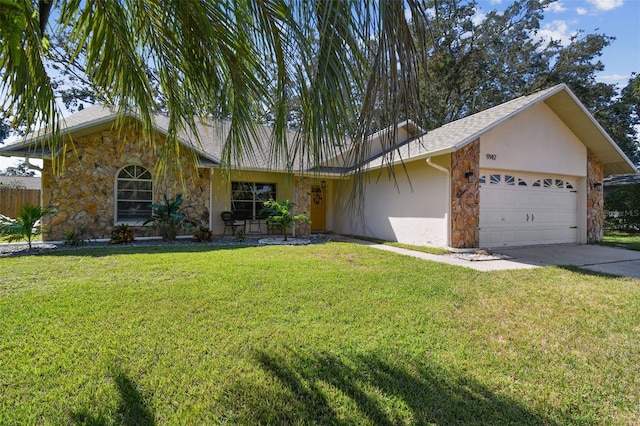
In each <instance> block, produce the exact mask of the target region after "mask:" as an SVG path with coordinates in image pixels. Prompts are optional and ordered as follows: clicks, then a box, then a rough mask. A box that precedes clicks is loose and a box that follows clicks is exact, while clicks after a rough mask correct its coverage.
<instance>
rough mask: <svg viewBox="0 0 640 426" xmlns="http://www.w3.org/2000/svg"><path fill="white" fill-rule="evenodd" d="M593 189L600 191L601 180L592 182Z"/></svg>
mask: <svg viewBox="0 0 640 426" xmlns="http://www.w3.org/2000/svg"><path fill="white" fill-rule="evenodd" d="M593 190H594V191H596V192H602V183H601V182H596V183H594V184H593Z"/></svg>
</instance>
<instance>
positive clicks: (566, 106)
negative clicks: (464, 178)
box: [0, 84, 636, 174]
mask: <svg viewBox="0 0 640 426" xmlns="http://www.w3.org/2000/svg"><path fill="white" fill-rule="evenodd" d="M540 102H545V104H546V105H547V106H548V107H550V108H551V109H552V110H553V111H554V113H555V114H556V115H558V117H560V119H562V120H563V121H564V123H565V124H566V125H567V127H568V128H569V129H570V130H571V131H572V132H573V133H574V134H575V135H576V136H577V137H578V138H579V139H580V140H582V142H583V143H584V144H585V145H586V147H587V148H588V149H590V150H591V151H592V152H593V153H594V154H595V155H596V156H597V157H598V158H599V159H600V161H601V162H602V163H603V165H604V169H605V174H622V173H633V172H636V169H635V167H634V165H633V164H632V163H631V161H630V160H629V159H628V158H627V157H626V155H624V153H623V152H622V151H621V150H620V148H619V147H618V146H617V145H616V144H615V142H614V141H613V140H612V139H611V138H610V137H609V135H607V133H606V132H605V131H604V130H603V129H602V127H601V126H600V125H599V124H598V123H597V122H596V120H595V119H594V118H593V116H592V115H591V114H590V113H589V112H588V111H587V109H586V108H585V107H584V105H582V103H580V101H579V100H578V99H577V98H576V97H575V95H574V94H573V93H572V92H571V90H570V89H569V88H568V87H567V86H566V85H564V84H560V85H557V86H554V87H551V88H549V89H546V90H542V91H539V92H536V93H533V94H531V95H527V96H522V97H520V98H517V99H514V100H511V101H509V102H505V103H503V104H501V105H498V106H495V107H493V108H489V109H487V110H485V111H481V112H479V113H476V114H473V115H470V116H468V117H465V118H463V119H460V120H457V121H454V122H451V123H448V124H445V125H444V126H442V127H439V128H437V129H434V130H431V131H429V132H426V133H425V134H423V135H422V136H419V137H414V138H412V139H410V140H408V141H407V142H406V143H402V144H401V145H400V146H399V147H397V148H396V149H394V150H392V151H389V152H387V153H383V155H380V154H377V155H375V156H373V157H372V158H371V159H370V160H368V162H365V164H366V167H368V168H376V167H380V166H382V165H383V164H388V163H390V162H392V163H393V162H399V161H414V160H418V159H422V158H427V157H431V156H436V155H440V154H445V153H448V152H453V151H456V150H458V149H460V148H462V147H464V146H465V145H466V144H468V143H470V142H472V141H474V140H476V139H477V138H479V137H480V136H481V135H482V134H484V133H486V132H488V131H489V130H491V129H493V128H494V127H496V126H498V125H500V124H501V123H503V122H504V121H505V120H508V119H509V118H511V117H513V116H514V115H517V114H519V113H521V112H523V111H525V110H526V109H528V108H530V107H532V106H534V105H536V104H538V103H540ZM131 115H132V114H131ZM132 116H133V115H132ZM115 119H116V113H115V111H113V110H111V109H109V108H105V107H103V106H93V107H89V108H86V109H84V110H83V111H80V112H78V113H76V114H74V115H72V116H70V117H68V118H67V119H66V120H65V121H66V122H65V123H64V124H65V126H64V127H65V130H64V132H65V133H67V134H74V135H75V134H77V133H78V132H81V131H83V130H84V131H86V130H88V129H90V128H94V127H96V126H100V125H109V124H110V123H112V122H113V121H114V120H115ZM155 126H156V129H157V130H158V131H159V132H160V133H162V134H166V133H167V131H168V128H169V118H168V117H167V116H166V115H163V114H157V115H156V116H155ZM229 130H230V122H229V121H210V122H207V123H200V124H199V125H198V128H197V133H198V135H199V137H200V141H201V142H202V146H199V145H197V144H196V142H195V141H196V140H197V139H196V138H195V137H194V135H193V134H192V133H191V132H190V131H188V130H183V131H181V132H180V134H179V136H178V137H179V140H180V142H181V143H183V144H184V145H185V146H188V147H190V148H193V149H195V150H196V151H197V152H198V153H199V154H200V156H201V158H203V159H206V160H207V161H208V162H210V163H212V164H220V163H221V157H222V149H223V145H224V142H225V140H226V139H227V136H228V134H229ZM271 131H272V129H271V128H269V127H260V128H258V130H257V133H256V135H255V137H254V138H253V139H254V140H255V143H254V144H253V146H254V149H255V151H254V155H253V156H250V157H247V158H244V159H243V161H242V166H241V165H240V164H239V161H234V162H233V164H231V166H232V167H238V168H243V169H247V168H249V169H260V170H273V169H274V168H277V169H280V170H284V169H285V168H286V167H285V161H284V159H283V158H279V159H278V161H274V160H275V159H274V158H272V157H271V149H270V145H271V142H272V138H271ZM295 137H296V136H295V133H294V132H289V133H288V134H287V139H288V140H289V141H293V140H294V138H295ZM39 141H40V139H39V138H37V137H28V138H27V139H26V140H25V141H22V142H18V143H15V144H12V145H7V146H3V147H0V155H23V156H26V155H27V154H31V155H32V156H37V155H33V154H34V153H35V154H41V155H50V153H47V152H38V149H35V148H34V147H35V146H38V145H39V144H38V142H39ZM40 149H41V148H40ZM283 156H284V153H283ZM292 161H293V164H291V169H292V170H301V162H300V161H299V159H298V158H294V159H293V160H292ZM339 166H340V165H339V164H336V165H331V167H330V169H331V170H329V169H328V168H325V169H326V170H325V169H322V168H318V169H316V171H323V172H327V173H338V172H342V173H345V172H348V171H350V170H351V169H349V168H341V167H339ZM307 170H309V168H307Z"/></svg>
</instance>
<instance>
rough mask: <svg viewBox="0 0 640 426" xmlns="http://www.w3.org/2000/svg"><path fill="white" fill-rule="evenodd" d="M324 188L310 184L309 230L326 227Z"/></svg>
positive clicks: (321, 229) (324, 228)
mask: <svg viewBox="0 0 640 426" xmlns="http://www.w3.org/2000/svg"><path fill="white" fill-rule="evenodd" d="M325 193H326V188H323V187H322V186H321V185H311V231H312V232H313V231H324V230H326V229H327V203H326V200H325V199H326V196H325Z"/></svg>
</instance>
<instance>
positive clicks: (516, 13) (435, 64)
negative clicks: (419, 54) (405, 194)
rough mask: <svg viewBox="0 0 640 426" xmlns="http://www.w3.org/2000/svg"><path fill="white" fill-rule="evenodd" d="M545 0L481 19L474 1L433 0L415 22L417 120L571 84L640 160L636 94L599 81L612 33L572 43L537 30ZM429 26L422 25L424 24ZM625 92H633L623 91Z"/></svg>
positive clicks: (449, 117)
mask: <svg viewBox="0 0 640 426" xmlns="http://www.w3.org/2000/svg"><path fill="white" fill-rule="evenodd" d="M549 3H551V1H549V0H545V1H526V0H520V1H515V2H513V3H512V4H510V5H509V6H508V7H507V8H506V9H505V10H504V12H502V13H498V12H497V11H491V12H488V13H487V14H486V16H485V17H484V19H482V20H478V17H477V8H476V3H475V1H468V2H460V1H457V0H439V1H429V2H427V6H429V7H430V8H431V9H430V11H431V12H430V13H428V14H427V18H426V21H424V22H420V21H414V22H412V31H413V32H415V33H416V34H418V33H420V31H422V32H425V33H426V34H427V35H428V36H427V37H426V38H425V41H426V44H424V45H420V46H419V49H420V50H422V51H425V52H426V56H427V57H426V61H427V63H426V65H425V66H424V68H423V69H422V70H423V71H424V75H423V77H422V78H421V79H420V81H421V85H422V92H421V94H420V95H421V103H422V105H423V106H424V108H423V110H422V111H421V114H420V116H419V117H418V118H417V121H418V122H419V123H420V124H421V125H422V126H423V127H425V128H427V129H433V128H436V127H439V126H442V125H443V124H446V123H448V122H451V121H454V120H457V119H460V118H463V117H465V116H467V115H470V114H473V113H476V112H479V111H482V110H485V109H487V108H490V107H493V106H496V105H499V104H501V103H503V102H506V101H509V100H511V99H514V98H516V97H519V96H522V95H527V94H530V93H533V92H536V91H538V90H542V89H545V88H547V87H551V86H553V85H556V84H559V83H565V84H567V85H568V86H569V87H570V88H571V90H572V91H573V92H574V93H575V94H576V95H577V96H578V98H579V99H580V100H581V101H582V102H583V103H584V104H585V106H586V107H587V108H588V109H589V110H590V111H591V113H592V114H593V115H594V117H595V118H596V119H597V120H598V121H599V122H600V124H602V126H603V127H604V128H605V130H606V131H608V132H609V134H610V135H611V136H612V138H613V139H614V140H615V141H616V142H617V143H618V144H619V146H620V147H621V148H622V150H623V151H624V152H625V153H626V154H627V155H628V156H629V157H630V158H631V159H632V160H633V161H638V160H640V158H638V141H637V138H636V136H637V134H636V130H635V127H634V126H635V125H636V124H637V114H636V115H634V114H632V113H631V112H632V107H631V105H630V102H632V95H631V93H633V92H632V91H631V90H630V89H625V90H623V91H622V93H623V94H622V95H621V93H620V92H619V91H618V89H617V88H616V86H615V85H612V84H605V83H601V82H597V81H596V74H597V73H598V72H600V71H602V70H603V69H604V65H603V64H602V62H600V61H599V60H598V57H599V56H600V55H601V54H602V50H603V49H605V48H606V47H607V46H608V45H609V44H610V43H611V42H613V38H611V37H608V36H606V35H605V34H585V33H583V32H579V33H578V34H576V35H574V36H572V37H571V38H570V40H569V41H568V43H567V44H566V45H563V44H562V43H561V42H560V41H559V40H544V39H542V38H540V37H538V35H537V34H538V31H539V29H540V21H541V20H542V18H543V17H544V11H545V8H546V7H547V6H548V5H549ZM420 25H424V27H419V26H420ZM624 93H629V94H628V95H626V96H625V95H624Z"/></svg>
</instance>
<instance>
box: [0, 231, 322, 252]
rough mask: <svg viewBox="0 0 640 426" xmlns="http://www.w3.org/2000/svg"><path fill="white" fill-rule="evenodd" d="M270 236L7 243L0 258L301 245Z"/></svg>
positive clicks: (311, 240) (318, 239)
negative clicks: (73, 243)
mask: <svg viewBox="0 0 640 426" xmlns="http://www.w3.org/2000/svg"><path fill="white" fill-rule="evenodd" d="M270 240H271V239H270V238H263V237H255V238H253V237H251V238H247V239H246V240H244V241H238V240H236V238H235V237H216V238H214V239H213V240H212V241H210V242H198V241H195V240H193V239H191V238H179V239H177V240H175V241H162V240H161V239H159V238H158V239H144V240H142V239H140V240H135V241H134V242H132V243H130V244H109V243H108V242H104V241H91V240H90V241H87V242H85V243H83V244H79V245H76V246H71V245H66V244H64V243H60V242H39V241H38V242H34V243H32V247H31V250H29V246H28V245H27V243H5V244H0V258H3V257H14V256H25V255H38V254H45V253H51V252H54V251H63V250H64V251H67V250H86V249H97V248H118V247H170V246H200V247H202V246H207V245H209V246H227V245H236V246H260V245H273V244H287V245H299V244H301V243H300V242H299V239H297V238H293V237H289V238H288V240H289V241H288V242H286V243H285V242H281V241H279V240H282V237H279V238H273V240H274V241H273V242H271V241H270ZM330 240H331V238H330V237H329V236H327V235H310V236H306V237H304V242H303V243H302V244H322V243H326V242H328V241H330Z"/></svg>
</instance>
